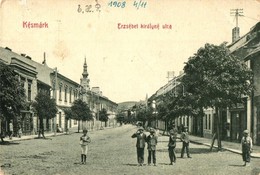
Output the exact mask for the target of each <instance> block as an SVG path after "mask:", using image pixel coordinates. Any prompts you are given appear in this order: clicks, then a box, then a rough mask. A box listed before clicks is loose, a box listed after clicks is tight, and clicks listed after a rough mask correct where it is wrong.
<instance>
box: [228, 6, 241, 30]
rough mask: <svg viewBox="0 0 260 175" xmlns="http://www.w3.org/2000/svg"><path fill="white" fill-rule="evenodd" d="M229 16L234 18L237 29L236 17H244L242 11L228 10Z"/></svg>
mask: <svg viewBox="0 0 260 175" xmlns="http://www.w3.org/2000/svg"><path fill="white" fill-rule="evenodd" d="M230 15H231V16H235V18H236V27H238V17H239V16H244V15H243V9H230Z"/></svg>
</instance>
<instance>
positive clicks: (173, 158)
mask: <svg viewBox="0 0 260 175" xmlns="http://www.w3.org/2000/svg"><path fill="white" fill-rule="evenodd" d="M176 139H177V134H176V132H175V131H174V130H172V129H171V130H170V136H169V142H168V152H169V158H170V165H174V164H173V163H176V154H175V148H176Z"/></svg>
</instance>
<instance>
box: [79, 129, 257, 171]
mask: <svg viewBox="0 0 260 175" xmlns="http://www.w3.org/2000/svg"><path fill="white" fill-rule="evenodd" d="M87 133H88V130H87V129H84V130H83V135H82V136H81V137H80V145H81V163H82V164H86V159H87V153H88V144H89V143H90V142H91V139H90V137H89V136H88V134H87ZM169 133H170V134H169V141H168V153H169V159H170V165H174V164H175V163H176V153H175V148H176V142H177V138H178V137H177V135H178V130H177V129H176V128H175V126H174V125H173V126H172V128H171V130H170V132H169ZM243 134H244V136H243V137H242V139H241V145H242V158H243V161H244V166H249V164H250V156H251V155H250V154H251V152H252V150H253V149H252V147H253V143H252V139H251V137H250V136H249V131H248V130H245V131H244V132H243ZM132 138H136V148H137V161H138V165H139V166H143V165H144V149H145V145H146V143H147V149H148V166H150V165H151V163H153V165H154V166H156V145H157V143H158V133H157V132H156V130H155V129H153V128H151V129H150V134H149V135H148V136H147V135H146V134H145V133H144V128H143V127H140V128H139V129H138V130H137V132H135V133H134V134H133V135H132ZM180 140H181V141H182V149H181V158H183V157H184V152H185V151H186V153H187V157H188V158H191V156H190V151H189V144H190V139H189V133H188V127H184V131H183V132H182V133H181V137H180Z"/></svg>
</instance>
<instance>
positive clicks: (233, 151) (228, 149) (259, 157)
mask: <svg viewBox="0 0 260 175" xmlns="http://www.w3.org/2000/svg"><path fill="white" fill-rule="evenodd" d="M190 142H191V143H195V144H199V145H205V146H208V147H210V146H211V145H210V144H208V143H200V142H197V141H192V140H191V141H190ZM213 147H214V148H217V146H215V145H214V146H213ZM222 150H226V151H230V152H232V153H236V154H240V155H242V152H241V151H238V150H236V149H232V148H225V147H222ZM251 157H252V158H258V159H260V155H254V153H252V154H251Z"/></svg>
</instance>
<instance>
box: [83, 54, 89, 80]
mask: <svg viewBox="0 0 260 175" xmlns="http://www.w3.org/2000/svg"><path fill="white" fill-rule="evenodd" d="M87 68H88V65H87V61H86V56H85V63H84V65H83V73H82V76H83V78H88V69H87Z"/></svg>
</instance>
